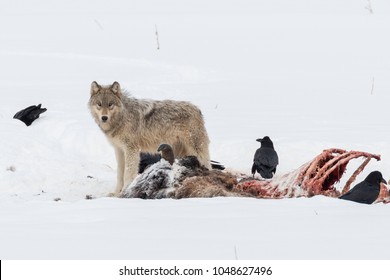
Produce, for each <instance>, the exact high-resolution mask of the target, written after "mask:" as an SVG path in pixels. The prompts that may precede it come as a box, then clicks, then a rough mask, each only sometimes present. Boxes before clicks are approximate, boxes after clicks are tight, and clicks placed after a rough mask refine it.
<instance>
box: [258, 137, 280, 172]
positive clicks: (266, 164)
mask: <svg viewBox="0 0 390 280" xmlns="http://www.w3.org/2000/svg"><path fill="white" fill-rule="evenodd" d="M256 141H257V142H260V143H261V147H260V148H259V149H257V151H256V153H255V157H254V159H253V166H252V175H253V176H255V173H256V171H257V172H259V173H260V175H261V177H263V178H264V179H271V178H272V177H273V176H274V174H275V172H276V166H277V165H278V164H279V158H278V154H277V153H276V151H275V149H274V144H273V143H272V141H271V139H270V138H269V137H268V136H265V137H264V138H259V139H256Z"/></svg>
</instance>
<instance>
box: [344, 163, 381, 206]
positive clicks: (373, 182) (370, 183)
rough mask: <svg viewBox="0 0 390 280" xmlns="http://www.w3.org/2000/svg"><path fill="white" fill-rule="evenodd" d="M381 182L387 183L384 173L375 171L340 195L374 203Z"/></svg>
mask: <svg viewBox="0 0 390 280" xmlns="http://www.w3.org/2000/svg"><path fill="white" fill-rule="evenodd" d="M381 183H385V184H386V180H385V179H383V177H382V173H380V172H379V171H373V172H371V173H370V174H368V176H367V177H366V179H364V181H362V182H360V183H359V184H357V185H356V186H354V187H353V188H352V189H351V190H350V191H349V192H347V193H345V194H343V195H342V196H340V197H339V198H340V199H345V200H351V201H355V202H359V203H365V204H372V203H373V202H374V201H375V200H376V199H377V198H378V196H379V192H380V185H381Z"/></svg>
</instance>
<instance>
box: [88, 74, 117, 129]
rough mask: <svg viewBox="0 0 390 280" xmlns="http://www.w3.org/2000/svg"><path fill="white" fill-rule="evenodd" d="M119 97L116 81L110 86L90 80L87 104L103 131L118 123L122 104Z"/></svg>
mask: <svg viewBox="0 0 390 280" xmlns="http://www.w3.org/2000/svg"><path fill="white" fill-rule="evenodd" d="M121 98H122V91H121V87H120V85H119V83H118V82H114V83H113V84H112V85H110V86H101V85H99V84H98V83H97V82H95V81H94V82H92V84H91V97H90V99H89V104H88V105H89V109H90V110H91V113H92V116H93V117H94V119H95V121H96V123H97V124H98V125H99V127H100V128H101V129H102V130H103V131H105V132H106V131H109V130H111V129H112V128H114V127H115V126H116V125H117V124H118V122H117V121H118V119H119V118H120V117H121V115H120V114H121V111H122V106H123V104H122V101H121Z"/></svg>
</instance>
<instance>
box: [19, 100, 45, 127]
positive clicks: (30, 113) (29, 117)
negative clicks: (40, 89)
mask: <svg viewBox="0 0 390 280" xmlns="http://www.w3.org/2000/svg"><path fill="white" fill-rule="evenodd" d="M43 112H46V108H41V104H39V105H38V106H37V105H32V106H29V107H27V108H25V109H23V110H20V111H19V112H17V113H16V114H15V116H14V119H18V120H21V121H22V122H24V123H25V124H26V125H27V126H29V125H31V124H32V122H33V121H35V120H36V119H37V118H39V115H40V114H42V113H43Z"/></svg>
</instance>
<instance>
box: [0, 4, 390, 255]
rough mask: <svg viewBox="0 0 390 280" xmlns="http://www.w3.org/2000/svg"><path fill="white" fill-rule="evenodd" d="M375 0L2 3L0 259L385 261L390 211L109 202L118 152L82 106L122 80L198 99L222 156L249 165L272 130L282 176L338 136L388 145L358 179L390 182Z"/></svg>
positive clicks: (385, 69)
mask: <svg viewBox="0 0 390 280" xmlns="http://www.w3.org/2000/svg"><path fill="white" fill-rule="evenodd" d="M371 4H372V8H373V14H370V13H369V11H368V9H366V8H365V7H366V6H367V5H368V1H363V0H360V1H356V0H343V1H336V0H328V1H321V0H294V1H288V0H273V1H265V0H231V1H222V0H215V1H209V0H207V1H206V0H186V1H179V0H169V1H158V0H149V1H135V0H132V1H119V0H118V1H109V2H108V1H94V2H93V3H92V2H91V1H82V0H77V1H76V0H68V1H62V2H59V3H58V2H57V1H49V0H40V1H26V0H20V1H14V0H12V1H11V0H2V1H1V2H0V34H1V36H0V61H1V63H0V95H1V100H2V105H3V107H2V110H1V111H0V259H235V258H239V259H389V258H390V251H389V250H387V249H386V248H384V246H386V244H387V242H388V237H389V236H390V225H389V224H388V220H389V217H390V207H389V206H388V205H383V204H376V205H360V204H356V203H352V202H347V201H340V200H337V199H332V198H326V197H314V198H310V199H309V198H299V199H284V200H261V199H249V198H213V199H183V200H170V199H167V200H138V199H119V198H108V197H107V194H108V193H110V192H112V191H113V190H114V189H115V183H116V170H115V168H116V162H115V157H114V152H113V149H112V147H111V146H110V145H109V144H108V142H107V140H106V139H105V137H104V135H103V134H102V133H101V131H99V129H98V127H97V125H96V124H95V123H94V121H93V120H92V118H91V116H90V113H89V111H88V108H87V102H88V99H89V88H90V84H91V82H92V81H93V80H96V81H98V82H99V83H102V84H108V83H112V82H113V81H115V80H116V81H118V82H120V84H121V85H122V87H124V88H126V89H127V90H128V91H130V93H131V94H132V95H134V96H136V97H139V98H152V99H175V100H188V101H191V102H193V103H194V104H196V105H198V106H199V107H200V108H201V110H202V112H203V114H204V116H205V121H206V126H207V129H208V133H209V136H210V139H211V146H210V152H211V156H212V158H213V159H215V160H218V161H220V162H222V163H223V164H224V165H225V166H227V167H228V168H232V169H234V170H238V171H241V172H246V173H249V172H250V167H251V164H252V159H253V155H254V152H255V150H256V149H257V148H258V144H259V143H258V142H256V141H255V139H256V138H259V137H263V136H265V135H269V136H270V137H271V138H272V139H273V141H274V144H275V148H276V150H277V152H278V154H279V159H280V165H279V167H278V174H283V173H286V172H289V171H292V170H294V169H296V168H298V167H299V166H301V165H302V164H303V163H305V162H307V161H308V160H311V159H312V158H313V157H314V156H316V155H317V154H319V153H320V152H321V151H322V150H323V149H326V148H331V147H337V148H343V149H346V150H362V151H366V152H371V153H377V154H381V156H382V160H381V161H380V162H374V161H371V162H370V164H369V165H368V166H367V168H366V170H365V171H364V172H363V173H362V174H361V175H360V176H359V177H358V178H357V181H361V180H362V179H364V177H365V176H366V175H367V174H368V173H369V172H370V171H372V170H380V171H381V172H382V173H383V175H384V177H385V178H386V179H387V180H389V179H390V143H389V140H390V130H389V129H388V126H389V120H390V118H389V115H390V113H389V108H388V104H390V94H389V93H390V40H389V36H388V34H389V32H390V2H389V1H387V0H371ZM156 29H157V31H158V39H159V45H160V49H159V50H157V40H156ZM38 103H42V106H43V107H46V108H47V112H45V113H44V114H43V115H42V116H41V117H40V118H39V119H38V120H36V121H35V122H34V123H33V124H32V125H31V126H30V127H26V126H25V125H24V124H23V123H22V122H20V121H18V120H14V119H12V117H13V115H14V114H15V113H16V112H17V111H19V110H20V109H23V108H25V107H27V106H29V105H32V104H38ZM359 164H360V162H355V163H352V164H351V165H350V166H349V168H348V170H347V174H346V175H350V174H351V172H352V170H354V168H353V167H356V166H357V165H359ZM86 195H92V196H93V197H94V198H95V199H93V200H86V199H85V197H86ZM55 200H56V201H55ZM341 248H342V249H341Z"/></svg>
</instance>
